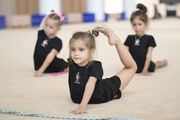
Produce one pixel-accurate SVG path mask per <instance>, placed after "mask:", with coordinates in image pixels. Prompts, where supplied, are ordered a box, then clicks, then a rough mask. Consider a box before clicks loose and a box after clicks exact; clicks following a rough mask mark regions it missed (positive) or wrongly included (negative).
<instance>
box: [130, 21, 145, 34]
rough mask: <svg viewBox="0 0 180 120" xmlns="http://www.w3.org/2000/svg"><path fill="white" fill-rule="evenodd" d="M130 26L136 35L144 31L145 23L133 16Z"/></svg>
mask: <svg viewBox="0 0 180 120" xmlns="http://www.w3.org/2000/svg"><path fill="white" fill-rule="evenodd" d="M132 27H133V29H134V31H135V32H136V35H137V36H142V35H143V34H144V33H145V30H146V27H147V24H145V23H144V22H143V21H141V20H140V19H139V18H135V19H133V21H132Z"/></svg>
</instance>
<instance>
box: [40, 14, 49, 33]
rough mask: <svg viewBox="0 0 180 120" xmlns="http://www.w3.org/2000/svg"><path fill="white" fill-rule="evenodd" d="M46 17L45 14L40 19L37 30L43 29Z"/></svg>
mask: <svg viewBox="0 0 180 120" xmlns="http://www.w3.org/2000/svg"><path fill="white" fill-rule="evenodd" d="M47 17H48V16H45V17H44V18H43V19H42V21H41V24H40V26H39V30H42V29H44V26H45V21H46V19H47Z"/></svg>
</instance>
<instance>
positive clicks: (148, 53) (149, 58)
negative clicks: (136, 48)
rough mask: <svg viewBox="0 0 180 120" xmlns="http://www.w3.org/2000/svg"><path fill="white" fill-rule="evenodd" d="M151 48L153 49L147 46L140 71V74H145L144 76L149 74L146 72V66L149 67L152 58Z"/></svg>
mask: <svg viewBox="0 0 180 120" xmlns="http://www.w3.org/2000/svg"><path fill="white" fill-rule="evenodd" d="M152 50H153V47H149V48H148V52H147V54H146V60H145V64H144V68H143V70H142V73H141V74H142V75H145V76H148V75H151V74H149V73H148V68H149V65H150V62H151V59H152Z"/></svg>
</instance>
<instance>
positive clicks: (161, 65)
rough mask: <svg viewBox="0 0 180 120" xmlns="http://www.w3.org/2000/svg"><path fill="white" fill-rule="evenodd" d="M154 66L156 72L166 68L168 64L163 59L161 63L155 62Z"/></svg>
mask: <svg viewBox="0 0 180 120" xmlns="http://www.w3.org/2000/svg"><path fill="white" fill-rule="evenodd" d="M155 64H156V67H155V70H156V69H158V68H161V67H164V66H166V65H167V64H168V62H167V60H166V59H164V60H163V61H156V62H155Z"/></svg>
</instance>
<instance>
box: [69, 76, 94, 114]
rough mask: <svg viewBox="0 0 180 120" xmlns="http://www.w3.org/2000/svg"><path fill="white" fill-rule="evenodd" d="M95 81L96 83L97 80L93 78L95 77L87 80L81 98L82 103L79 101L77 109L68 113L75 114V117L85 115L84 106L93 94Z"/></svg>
mask: <svg viewBox="0 0 180 120" xmlns="http://www.w3.org/2000/svg"><path fill="white" fill-rule="evenodd" d="M96 81H97V78H95V77H90V78H89V80H88V82H87V84H86V87H85V91H84V95H83V98H82V101H81V103H80V105H79V107H78V108H77V109H75V110H72V111H70V112H71V113H73V114H76V115H79V114H83V113H87V112H86V106H87V104H88V102H89V100H90V99H91V96H92V94H93V92H94V88H95V84H96Z"/></svg>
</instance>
